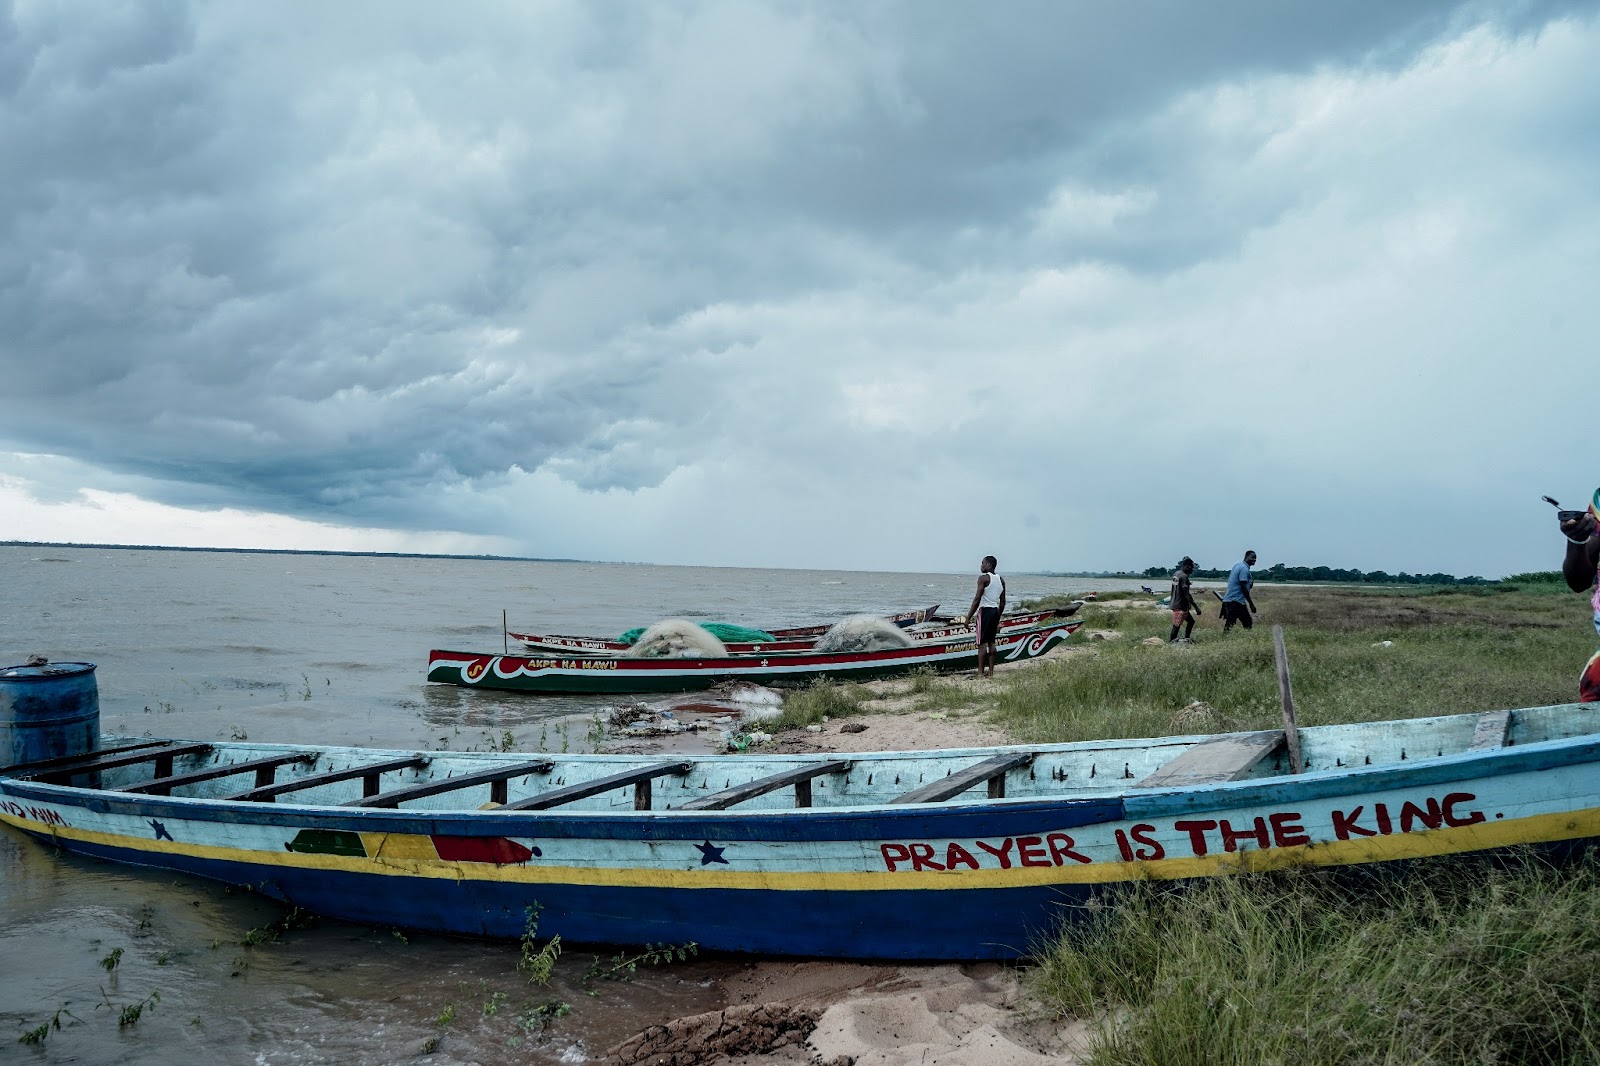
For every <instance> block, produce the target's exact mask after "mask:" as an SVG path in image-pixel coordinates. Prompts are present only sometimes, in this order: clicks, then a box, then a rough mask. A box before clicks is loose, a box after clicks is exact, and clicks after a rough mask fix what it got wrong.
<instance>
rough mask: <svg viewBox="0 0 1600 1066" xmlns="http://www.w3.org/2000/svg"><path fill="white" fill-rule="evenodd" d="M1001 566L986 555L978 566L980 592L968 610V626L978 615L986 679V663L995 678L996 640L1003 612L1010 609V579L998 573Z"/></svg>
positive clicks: (980, 669)
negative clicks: (1007, 579) (1008, 587)
mask: <svg viewBox="0 0 1600 1066" xmlns="http://www.w3.org/2000/svg"><path fill="white" fill-rule="evenodd" d="M999 565H1000V564H999V563H997V562H996V561H995V558H994V556H992V555H985V556H984V557H983V562H981V563H979V564H978V591H977V592H976V593H975V594H974V595H973V597H972V606H971V607H968V608H967V625H971V624H972V616H973V615H974V614H976V615H977V616H978V631H977V633H976V634H974V635H975V636H976V637H977V638H978V676H979V677H983V676H984V674H983V670H984V664H985V663H988V667H989V676H990V677H993V676H994V638H995V636H996V634H998V633H999V632H1000V613H1001V612H1002V611H1004V610H1005V609H1006V579H1005V578H1003V577H1001V576H1000V575H999V574H997V573H995V572H994V571H995V567H997V566H999Z"/></svg>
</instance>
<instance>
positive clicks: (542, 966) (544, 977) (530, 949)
mask: <svg viewBox="0 0 1600 1066" xmlns="http://www.w3.org/2000/svg"><path fill="white" fill-rule="evenodd" d="M539 909H540V908H539V905H538V904H537V903H535V904H533V905H531V906H530V907H528V909H527V910H526V911H525V912H524V913H525V914H526V915H527V921H526V923H525V924H524V927H523V933H522V956H521V958H519V959H518V960H517V969H518V970H520V971H521V972H522V973H525V974H527V975H528V983H529V984H534V985H543V984H548V983H549V981H550V974H551V972H552V971H553V970H554V969H555V967H556V960H557V959H559V958H560V957H561V938H560V937H559V936H553V937H551V938H550V940H549V942H548V943H546V944H545V945H544V946H543V947H540V946H539Z"/></svg>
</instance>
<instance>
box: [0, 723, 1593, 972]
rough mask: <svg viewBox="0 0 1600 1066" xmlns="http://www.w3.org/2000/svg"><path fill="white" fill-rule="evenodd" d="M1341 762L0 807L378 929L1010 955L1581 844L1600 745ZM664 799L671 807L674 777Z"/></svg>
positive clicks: (122, 856) (1114, 759) (731, 760)
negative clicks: (1255, 891)
mask: <svg viewBox="0 0 1600 1066" xmlns="http://www.w3.org/2000/svg"><path fill="white" fill-rule="evenodd" d="M1342 728H1348V729H1353V728H1356V727H1342ZM1164 743H1167V744H1168V745H1169V746H1173V745H1175V744H1176V743H1178V742H1177V741H1173V740H1171V739H1169V740H1168V741H1166V742H1164ZM1088 747H1090V746H1087V745H1054V746H1049V747H1046V748H1040V749H1035V750H1036V751H1038V752H1040V753H1042V754H1041V755H1040V756H1039V757H1038V759H1037V760H1036V762H1035V764H1034V765H1035V767H1039V768H1041V770H1040V771H1039V774H1042V773H1044V772H1046V771H1047V770H1048V768H1049V767H1050V766H1051V765H1054V764H1052V763H1051V762H1050V761H1049V760H1050V759H1051V758H1055V757H1057V756H1059V757H1060V758H1061V759H1063V760H1065V759H1067V758H1068V757H1071V758H1074V759H1079V760H1080V761H1081V757H1082V756H1084V755H1085V752H1084V751H1083V750H1081V749H1086V748H1088ZM264 750H269V747H268V746H265V745H252V746H250V752H251V754H259V753H260V752H261V751H264ZM993 750H997V749H985V750H973V751H968V752H955V753H939V754H938V755H937V756H934V755H929V754H927V753H919V754H917V755H915V756H913V755H912V754H910V753H907V754H903V755H892V754H885V755H875V756H861V757H859V758H858V761H857V763H856V764H855V767H854V768H853V769H852V771H851V774H852V775H854V776H857V777H858V781H863V782H864V781H871V780H872V778H873V775H874V774H877V775H878V776H879V777H880V778H883V777H887V776H888V775H889V774H890V773H893V774H894V777H895V781H896V782H899V781H900V778H901V777H902V776H905V777H906V778H907V782H909V781H910V780H912V778H911V777H910V776H909V775H910V774H911V773H912V772H913V769H912V768H914V767H921V769H918V770H916V771H915V772H916V773H919V774H923V775H927V774H933V773H937V769H936V761H937V760H941V759H954V760H962V759H965V760H968V761H970V760H971V759H973V758H978V757H983V756H986V755H988V754H990V753H991V752H992V751H993ZM1099 750H1100V751H1109V757H1108V758H1106V759H1105V760H1103V761H1102V762H1101V763H1099V764H1097V765H1100V766H1102V767H1121V768H1123V772H1124V773H1127V774H1129V775H1132V774H1133V773H1134V771H1132V770H1128V769H1127V767H1130V766H1135V767H1136V766H1137V765H1138V764H1137V763H1136V762H1134V761H1132V760H1133V759H1135V758H1136V756H1135V755H1134V754H1132V753H1133V752H1134V751H1135V749H1134V748H1132V747H1131V746H1127V745H1124V747H1123V748H1122V749H1118V748H1117V747H1116V746H1115V745H1111V746H1106V745H1101V746H1100V747H1099ZM368 754H371V755H376V754H379V753H368ZM1429 754H1430V755H1431V754H1432V753H1431V752H1430V753H1429ZM340 757H344V755H343V754H341V756H340ZM588 758H591V759H600V758H601V757H588ZM617 760H618V757H611V759H610V761H609V762H608V763H607V764H606V765H607V766H608V767H609V766H614V765H615V763H616V762H617ZM913 760H921V761H913ZM771 761H772V760H769V761H768V762H769V764H770V762H771ZM754 762H755V760H751V759H748V758H743V759H740V758H738V757H723V758H720V759H718V758H708V759H701V760H697V761H696V770H695V773H694V774H691V775H689V778H688V779H686V780H685V782H684V783H683V786H682V787H683V789H684V790H685V794H690V793H692V790H693V789H694V788H695V780H694V779H695V777H696V775H700V776H701V777H702V780H701V784H700V787H701V788H704V787H705V783H704V782H705V780H706V779H711V778H716V777H718V776H719V775H722V774H724V773H725V772H728V773H735V772H737V769H734V770H729V767H734V768H737V767H739V766H740V765H741V763H742V764H743V765H745V766H749V765H751V764H752V763H754ZM1336 762H1337V760H1333V761H1332V763H1330V765H1328V766H1326V767H1325V768H1322V769H1319V770H1313V771H1312V772H1309V773H1306V774H1302V775H1298V776H1287V775H1278V774H1272V775H1270V776H1266V777H1263V778H1260V779H1251V780H1243V781H1234V782H1226V783H1219V784H1209V785H1204V786H1197V787H1190V788H1183V789H1166V790H1162V789H1148V790H1141V789H1137V788H1132V787H1127V786H1128V785H1130V784H1131V781H1130V780H1121V781H1118V782H1116V783H1115V784H1114V785H1113V786H1112V787H1109V788H1105V789H1103V790H1098V791H1100V793H1101V794H1084V795H1076V796H1072V795H1068V796H1061V797H1049V796H1022V797H1019V798H1012V799H998V800H978V801H970V800H967V801H961V802H949V803H940V804H913V805H894V804H888V803H877V804H875V805H867V806H851V805H843V804H842V802H841V801H840V799H839V797H837V796H836V797H834V800H833V801H832V802H831V805H830V802H828V801H824V802H823V803H822V804H821V805H819V806H816V807H810V808H806V809H788V810H782V809H771V808H768V809H757V810H748V811H744V810H735V811H714V812H695V811H684V810H673V809H667V810H655V811H633V810H625V809H621V808H622V804H623V797H618V798H617V799H616V800H615V804H614V806H613V807H611V808H608V809H585V810H570V811H546V812H524V811H501V810H493V809H489V810H475V809H454V810H449V809H398V810H388V809H360V808H351V807H340V806H313V805H290V804H287V803H280V804H265V803H241V802H228V801H223V800H216V799H205V798H165V797H158V796H147V795H128V794H122V793H112V792H108V791H104V790H101V789H91V788H76V787H70V786H66V785H51V784H40V783H35V782H31V781H25V780H17V779H9V778H4V777H0V821H4V822H6V823H8V824H10V825H12V826H14V827H15V828H17V829H20V830H22V831H23V832H26V833H28V834H30V835H33V836H35V837H37V838H39V839H41V840H46V841H49V842H52V843H54V844H56V845H59V846H60V847H63V848H66V849H68V850H71V851H74V852H77V853H80V854H84V855H90V856H94V857H98V858H102V859H106V860H108V861H114V862H121V863H131V864H134V865H140V866H148V867H153V868H157V869H161V870H173V871H182V872H185V873H190V874H195V875H198V876H202V877H209V878H214V879H217V880H220V881H225V882H228V883H231V884H240V885H249V886H251V887H253V888H255V889H256V890H259V891H262V892H265V893H267V894H270V895H272V896H275V897H277V898H280V899H283V900H285V901H287V902H290V903H293V904H295V905H297V906H301V907H304V908H306V909H308V910H311V911H315V912H318V913H321V914H325V915H329V916H334V917H339V918H343V919H347V920H350V921H355V922H362V923H369V924H374V925H382V926H397V927H406V928H415V929H423V930H433V931H439V932H448V933H461V934H470V935H481V936H491V937H516V936H519V935H521V934H522V932H523V931H524V928H525V923H526V920H527V913H528V911H529V909H530V908H535V907H536V908H537V909H538V913H539V929H540V932H541V934H542V935H551V934H560V935H561V936H563V937H564V938H567V939H568V940H571V941H579V942H594V943H644V942H663V941H665V942H673V943H681V942H685V941H693V942H695V943H697V944H699V945H700V946H701V947H703V948H706V949H713V950H722V951H735V952H749V953H759V954H776V955H794V956H821V957H836V958H877V959H979V958H1008V957H1015V956H1019V955H1024V954H1027V953H1028V952H1029V950H1030V949H1031V948H1033V947H1035V946H1037V945H1038V944H1039V943H1040V942H1041V939H1042V938H1044V937H1046V936H1048V935H1050V934H1051V933H1052V932H1054V931H1056V930H1058V929H1059V928H1060V926H1061V925H1062V924H1064V923H1067V922H1070V921H1072V920H1074V918H1075V917H1076V916H1077V915H1078V913H1079V908H1080V907H1081V905H1082V904H1084V903H1085V902H1086V901H1087V900H1089V899H1090V898H1091V897H1092V896H1093V895H1095V894H1096V893H1097V892H1100V891H1102V890H1103V889H1105V888H1106V887H1107V886H1113V885H1116V884H1119V883H1122V882H1126V881H1130V880H1137V879H1151V878H1154V879H1181V878H1196V877H1209V876H1216V875H1220V874H1226V873H1231V872H1235V871H1240V870H1264V869H1273V868H1283V867H1289V866H1297V865H1311V866H1352V865H1359V864H1367V863H1387V862H1394V861H1400V860H1408V859H1417V858H1423V857H1427V856H1437V855H1452V854H1464V853H1475V852H1491V851H1496V850H1500V849H1506V848H1513V847H1519V846H1524V845H1551V846H1554V845H1573V844H1579V843H1587V842H1589V841H1591V840H1593V839H1595V838H1600V736H1596V735H1593V734H1587V735H1582V736H1576V737H1568V738H1564V739H1555V740H1549V741H1543V742H1536V743H1530V744H1526V745H1519V746H1516V747H1509V748H1500V749H1496V750H1492V751H1485V752H1463V753H1461V754H1455V755H1441V756H1437V757H1429V758H1411V759H1408V760H1405V761H1399V762H1395V763H1391V764H1387V765H1374V766H1354V767H1351V766H1338V765H1336ZM1060 765H1062V766H1067V765H1069V764H1068V763H1067V762H1065V761H1064V762H1062V763H1061V764H1060ZM1070 765H1073V766H1076V765H1078V764H1077V763H1071V764H1070ZM768 768H769V769H770V765H769V767H768ZM1039 774H1035V775H1034V776H1035V777H1037V776H1039ZM1062 776H1063V777H1068V776H1070V775H1068V774H1067V773H1066V772H1065V771H1063V774H1062ZM877 784H879V785H882V784H887V782H885V781H882V780H880V781H878V782H877ZM711 787H713V788H715V787H720V784H719V783H714V784H713V785H712V786H711ZM842 787H848V782H846V784H845V785H844V786H842ZM1036 787H1044V786H1042V785H1038V784H1037V783H1036ZM1090 788H1091V790H1095V786H1090ZM659 794H660V795H661V796H663V797H664V801H665V802H666V803H667V804H668V805H669V806H670V802H671V799H672V796H673V793H672V791H671V790H670V789H667V788H663V790H662V791H661V792H660V793H659Z"/></svg>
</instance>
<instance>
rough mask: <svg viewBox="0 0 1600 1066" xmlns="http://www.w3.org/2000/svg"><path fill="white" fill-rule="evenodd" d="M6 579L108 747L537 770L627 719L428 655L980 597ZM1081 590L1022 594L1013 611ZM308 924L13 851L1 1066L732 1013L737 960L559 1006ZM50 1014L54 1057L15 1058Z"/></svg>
mask: <svg viewBox="0 0 1600 1066" xmlns="http://www.w3.org/2000/svg"><path fill="white" fill-rule="evenodd" d="M0 574H3V575H4V580H3V581H0V664H5V665H9V664H12V663H18V662H22V661H23V660H24V659H25V658H26V656H27V655H29V654H32V653H39V654H44V655H47V656H49V657H50V658H51V659H54V660H58V661H59V660H86V661H90V662H94V663H97V664H98V665H99V670H98V680H99V686H100V705H101V716H102V726H103V728H104V730H105V731H106V732H108V733H117V734H131V735H145V734H149V735H154V736H163V737H176V738H185V739H228V738H229V737H246V736H247V737H248V738H249V739H251V740H259V741H267V742H282V743H301V744H312V743H320V744H357V745H372V746H376V747H395V748H412V749H414V748H445V747H447V748H453V749H457V750H460V749H468V748H478V749H483V748H485V747H488V746H490V745H491V744H499V743H501V742H502V741H503V739H504V735H505V733H506V732H508V731H509V732H510V733H511V734H512V736H513V738H514V742H515V745H514V746H515V747H516V748H517V749H519V750H526V751H533V750H539V749H540V748H543V749H544V750H549V751H560V750H563V749H564V748H565V749H569V750H573V751H589V750H593V746H594V744H595V743H596V741H597V739H599V738H598V737H597V736H596V735H595V733H594V729H593V723H594V720H595V717H596V716H597V715H599V716H602V717H603V716H604V715H605V714H607V713H609V710H610V707H611V701H610V700H609V699H605V698H579V697H571V698H554V697H526V696H515V695H496V694H491V693H483V692H467V691H464V690H462V689H458V688H453V687H450V686H443V685H429V684H427V683H426V682H425V681H424V680H423V673H424V668H425V665H426V659H427V652H428V650H429V648H431V647H447V648H458V649H465V650H477V649H487V650H492V649H495V648H499V647H501V645H502V641H503V636H502V631H501V626H500V619H501V615H500V612H501V610H502V608H504V609H507V610H508V612H509V618H510V622H511V626H512V628H514V629H529V630H536V631H537V630H541V629H542V630H552V631H560V632H585V633H586V632H598V633H618V632H621V631H622V630H624V629H627V628H629V627H631V626H634V625H643V624H648V623H649V622H653V621H656V620H658V619H661V618H666V617H702V618H708V619H717V620H723V621H730V622H739V623H744V624H747V625H758V626H759V625H778V624H781V623H787V622H806V621H823V620H828V619H830V618H836V617H838V616H840V615H842V614H846V613H851V612H855V611H874V612H880V611H888V610H893V609H900V608H904V607H909V606H927V605H929V604H931V603H934V602H938V601H944V602H945V603H946V604H947V605H951V606H955V607H957V608H964V607H965V606H966V603H965V600H967V599H970V595H971V593H970V579H969V578H968V577H967V576H966V575H927V574H860V573H832V572H820V571H780V570H737V569H727V570H724V569H706V568H691V567H653V566H620V565H603V564H578V563H513V562H501V561H489V560H449V559H374V558H364V557H352V556H303V555H302V556H289V555H250V554H236V553H209V552H151V551H121V550H106V549H63V548H27V547H0ZM1098 584H1099V585H1100V586H1101V587H1108V586H1110V585H1111V584H1113V583H1110V582H1100V583H1098ZM1084 585H1085V582H1082V581H1075V580H1071V579H1053V578H1013V579H1011V587H1012V595H1013V597H1017V598H1020V597H1022V596H1030V595H1045V594H1048V593H1053V592H1064V591H1071V590H1073V589H1075V588H1082V587H1084ZM285 918H286V911H285V909H284V908H283V907H281V906H280V905H278V904H277V903H274V902H273V901H271V900H266V899H261V898H259V897H256V896H253V895H251V894H250V893H248V892H238V891H231V890H228V889H226V888H224V887H223V886H221V885H218V884H215V883H212V882H207V881H203V880H199V879H196V878H185V877H174V876H173V875H170V874H162V873H156V872H146V871H141V870H138V869H134V868H130V867H121V866H114V865H110V864H105V863H100V862H96V861H93V860H87V859H82V858H77V857H74V856H70V855H66V854H64V853H60V852H57V851H55V850H53V849H51V848H49V847H46V846H42V845H40V844H37V843H35V842H33V841H31V840H29V839H28V838H26V837H24V836H22V835H21V834H18V833H16V832H14V831H12V830H10V829H3V830H0V1062H12V1061H16V1062H39V1063H150V1064H159V1066H179V1064H188V1063H250V1064H260V1066H278V1064H290V1063H295V1064H302V1063H391V1062H404V1061H409V1060H413V1059H416V1060H419V1061H424V1062H429V1063H470V1062H475V1063H502V1062H533V1063H538V1062H583V1061H586V1060H589V1059H591V1058H594V1057H597V1056H598V1055H599V1054H600V1053H601V1052H602V1051H603V1050H604V1049H605V1048H607V1047H609V1046H610V1045H612V1044H614V1043H616V1042H617V1041H619V1040H621V1039H623V1038H625V1037H627V1036H629V1035H631V1034H632V1033H634V1032H636V1031H637V1030H638V1029H640V1028H641V1027H643V1026H645V1025H649V1024H653V1023H656V1022H661V1021H666V1020H668V1019H670V1018H674V1017H678V1016H681V1015H684V1014H692V1013H696V1012H699V1011H703V1010H710V1009H713V1008H714V1007H716V1006H719V1005H720V1004H721V994H720V990H719V988H718V983H719V981H720V980H721V979H722V978H723V977H724V976H725V975H726V974H728V973H729V972H731V971H732V970H733V969H734V968H736V967H737V966H739V965H740V964H741V963H740V961H739V960H732V959H704V958H700V959H695V960H692V961H690V962H687V963H675V964H673V965H671V966H667V967H662V968H658V969H652V968H649V967H646V968H643V969H641V970H640V971H639V972H638V973H637V974H636V975H635V976H634V977H633V978H632V980H628V981H609V980H601V981H598V982H588V981H586V980H585V976H586V974H587V972H588V971H589V970H590V968H591V966H592V963H593V960H594V959H595V958H596V956H597V955H598V956H599V958H600V960H601V962H602V963H605V962H607V961H608V960H609V959H610V958H611V957H612V956H613V955H614V954H615V952H614V951H612V950H607V949H591V950H584V949H582V948H578V947H573V946H569V947H568V949H567V951H566V952H565V953H564V955H563V957H562V958H561V960H560V963H559V964H558V966H557V967H556V971H555V974H554V976H553V977H552V979H551V981H550V983H549V984H548V985H546V986H535V985H531V984H530V983H529V982H528V981H527V980H526V978H525V977H524V975H522V974H520V973H519V972H518V970H517V961H518V958H519V945H517V944H516V943H507V942H480V941H471V940H460V939H452V938H445V937H435V936H428V935H423V934H416V933H410V932H397V931H394V930H389V929H369V928H366V927H361V926H353V925H347V924H344V923H339V922H329V921H316V920H312V921H311V923H310V924H309V925H304V926H301V925H298V924H296V925H295V926H294V927H291V928H285V927H284V926H285ZM118 952H120V954H117V953H118ZM113 963H114V965H113ZM552 1004H554V1005H555V1006H551V1005H552ZM561 1005H565V1008H566V1009H565V1010H562V1009H561ZM135 1008H138V1017H137V1019H136V1020H132V1021H128V1018H129V1016H130V1015H131V1014H132V1013H133V1011H134V1009H135ZM58 1011H59V1012H60V1013H59V1014H58ZM52 1019H58V1020H59V1021H60V1023H61V1027H60V1028H59V1029H54V1028H51V1029H50V1030H49V1031H48V1034H47V1036H46V1038H45V1039H44V1040H43V1041H42V1042H41V1043H37V1044H23V1043H20V1042H19V1040H18V1038H19V1037H21V1036H23V1035H24V1034H26V1033H28V1032H29V1031H31V1030H34V1029H36V1028H37V1027H38V1026H41V1025H48V1024H49V1023H51V1021H52ZM122 1022H126V1024H119V1023H122Z"/></svg>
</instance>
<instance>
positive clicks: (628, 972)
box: [583, 941, 700, 995]
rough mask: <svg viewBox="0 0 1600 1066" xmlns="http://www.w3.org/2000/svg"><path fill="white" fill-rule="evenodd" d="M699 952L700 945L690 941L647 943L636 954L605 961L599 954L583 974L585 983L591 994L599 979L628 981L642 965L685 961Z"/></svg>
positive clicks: (623, 955) (661, 964) (618, 956)
mask: <svg viewBox="0 0 1600 1066" xmlns="http://www.w3.org/2000/svg"><path fill="white" fill-rule="evenodd" d="M699 953H700V945H699V944H696V943H694V942H693V941H689V942H688V943H685V944H646V945H645V946H644V950H643V951H641V952H639V953H638V954H636V955H628V954H622V955H614V956H612V958H611V960H610V961H609V962H604V963H603V962H601V961H600V957H599V956H598V955H597V956H595V959H594V961H593V962H592V963H590V965H589V969H588V971H587V972H586V973H585V974H584V975H583V985H584V987H585V988H587V989H589V994H590V995H593V994H594V990H593V986H594V984H595V983H596V982H598V981H627V980H630V979H631V978H632V977H633V975H634V974H635V973H636V972H637V971H638V969H639V967H640V966H666V965H668V964H670V963H674V962H683V961H685V960H687V959H688V958H689V957H690V956H693V955H698V954H699Z"/></svg>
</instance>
